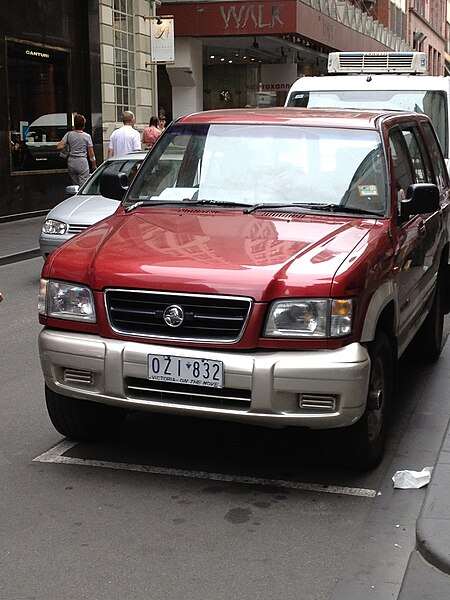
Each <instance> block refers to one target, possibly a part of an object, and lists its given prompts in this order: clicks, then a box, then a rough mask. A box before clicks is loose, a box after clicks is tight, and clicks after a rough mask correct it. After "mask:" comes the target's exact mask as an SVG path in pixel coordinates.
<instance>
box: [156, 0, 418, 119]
mask: <svg viewBox="0 0 450 600" xmlns="http://www.w3.org/2000/svg"><path fill="white" fill-rule="evenodd" d="M362 4H363V3H362ZM368 6H369V8H367V7H365V8H364V7H363V8H361V7H359V6H357V5H354V4H352V3H350V2H346V1H337V0H326V1H321V0H305V1H300V0H283V1H281V0H280V1H276V0H260V1H257V2H248V1H246V2H228V1H222V2H198V1H197V2H186V1H176V0H173V1H172V2H164V3H163V4H162V6H160V7H159V8H158V9H157V13H158V14H159V15H161V16H162V15H173V17H174V27H175V57H176V60H175V64H173V65H167V66H166V67H161V68H160V69H159V77H158V84H159V103H160V105H162V106H165V105H167V104H169V105H171V106H172V111H173V115H172V116H173V117H177V116H179V115H181V114H184V113H186V112H190V111H193V110H203V109H215V108H220V107H230V108H231V107H233V108H236V107H245V106H268V105H282V104H283V102H284V99H285V97H286V93H287V90H288V89H289V87H290V85H291V84H292V83H293V82H294V81H295V79H296V78H297V77H300V76H302V75H320V74H324V73H326V68H327V57H328V53H329V52H330V51H335V50H361V51H373V52H377V51H387V50H395V51H401V50H408V49H411V48H410V46H409V45H408V44H407V43H406V42H405V38H404V37H402V36H401V35H399V34H397V33H396V32H395V31H393V30H390V29H389V28H388V27H386V26H385V25H384V24H383V23H381V22H380V21H378V20H377V19H375V18H374V17H373V16H372V15H371V14H369V13H370V10H371V8H372V7H373V3H368Z"/></svg>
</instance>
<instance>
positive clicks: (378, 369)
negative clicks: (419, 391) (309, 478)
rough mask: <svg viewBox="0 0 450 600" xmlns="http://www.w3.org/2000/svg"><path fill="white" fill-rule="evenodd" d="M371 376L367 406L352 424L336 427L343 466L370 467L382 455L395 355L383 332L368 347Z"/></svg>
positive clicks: (367, 468) (387, 423)
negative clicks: (337, 428)
mask: <svg viewBox="0 0 450 600" xmlns="http://www.w3.org/2000/svg"><path fill="white" fill-rule="evenodd" d="M369 355H370V361H371V366H370V378H369V390H368V394H367V403H366V409H365V411H364V414H363V415H362V417H361V418H360V419H359V421H357V422H356V423H355V424H354V425H351V426H350V427H345V428H343V429H340V430H337V435H338V439H339V442H340V444H339V449H340V452H339V453H338V455H339V461H340V463H341V465H342V466H345V467H348V468H351V469H358V470H369V469H373V468H374V467H376V466H377V465H378V464H379V463H380V462H381V459H382V458H383V453H384V447H385V443H386V436H387V431H388V426H389V421H390V413H391V409H392V398H393V390H394V357H393V351H392V345H391V344H390V342H389V340H388V338H387V336H386V334H384V333H383V332H379V333H377V335H376V337H375V339H374V341H373V342H372V343H371V344H370V346H369Z"/></svg>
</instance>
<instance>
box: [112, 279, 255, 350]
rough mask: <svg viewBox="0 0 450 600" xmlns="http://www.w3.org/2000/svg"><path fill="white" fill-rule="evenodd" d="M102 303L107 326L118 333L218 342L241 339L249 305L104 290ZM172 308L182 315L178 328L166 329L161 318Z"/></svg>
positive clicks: (237, 301) (230, 298)
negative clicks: (104, 304)
mask: <svg viewBox="0 0 450 600" xmlns="http://www.w3.org/2000/svg"><path fill="white" fill-rule="evenodd" d="M105 301H106V310H107V313H108V318H109V322H110V325H111V327H112V329H113V330H114V331H116V332H118V333H124V334H128V335H137V336H144V337H150V338H159V339H170V340H180V341H189V340H193V341H204V342H218V343H233V342H236V341H238V340H239V339H240V338H241V336H242V335H243V332H244V328H245V325H246V323H247V319H248V317H249V314H250V309H251V305H252V301H251V299H250V298H236V297H234V296H212V295H201V294H175V293H171V292H165V293H161V292H146V291H138V290H106V292H105ZM173 305H177V306H179V307H181V308H182V310H183V312H184V320H183V323H182V324H181V325H180V326H179V327H170V326H169V325H168V324H167V323H166V322H165V321H164V318H163V315H164V311H165V310H166V309H167V308H168V307H169V306H173Z"/></svg>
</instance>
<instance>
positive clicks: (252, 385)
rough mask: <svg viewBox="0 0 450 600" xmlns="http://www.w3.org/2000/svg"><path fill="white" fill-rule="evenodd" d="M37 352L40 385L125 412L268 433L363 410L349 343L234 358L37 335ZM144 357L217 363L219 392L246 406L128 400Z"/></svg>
mask: <svg viewBox="0 0 450 600" xmlns="http://www.w3.org/2000/svg"><path fill="white" fill-rule="evenodd" d="M39 351H40V359H41V364H42V369H43V373H44V377H45V381H46V383H47V385H48V386H49V387H50V388H51V389H53V390H54V391H56V392H58V393H60V394H62V395H65V396H73V397H76V398H80V399H84V400H91V401H95V402H100V403H104V404H111V405H115V406H122V407H126V408H129V409H130V410H146V411H153V412H162V413H171V414H179V415H182V414H185V415H190V416H201V417H206V418H211V419H222V420H229V421H239V422H244V423H252V424H257V425H264V426H268V427H285V426H304V427H309V428H313V429H325V428H330V427H341V426H347V425H350V424H352V423H354V422H355V421H356V420H357V419H358V418H359V417H360V416H361V415H362V413H363V412H364V409H365V403H366V397H367V389H368V379H369V370H370V359H369V356H368V353H367V350H366V348H365V347H364V346H362V345H360V344H357V343H354V344H350V345H348V346H345V347H343V348H340V349H338V350H311V351H292V352H286V351H260V352H238V351H236V350H234V351H231V350H229V349H226V350H210V349H201V350H198V349H195V348H180V347H177V348H175V347H171V346H161V345H156V344H144V343H140V342H125V341H121V340H112V339H106V338H101V337H99V336H96V335H88V334H83V333H72V332H66V331H56V330H51V329H46V328H44V329H43V330H42V331H41V333H40V336H39ZM150 353H154V354H164V353H167V354H171V353H174V354H175V353H176V354H177V355H181V356H188V357H192V358H199V359H201V358H209V359H214V360H221V361H222V362H223V365H224V373H225V387H226V388H227V389H231V390H247V391H248V393H249V395H250V403H249V404H248V403H247V405H246V406H245V407H244V408H242V406H241V407H239V408H238V409H234V408H233V407H229V406H227V407H223V406H220V405H210V406H208V405H204V404H202V403H201V402H198V399H197V400H193V401H190V402H186V401H184V402H183V403H182V402H179V401H176V396H174V397H173V398H171V399H170V401H162V400H161V398H156V397H153V398H152V397H151V394H150V396H149V397H132V393H133V392H132V391H131V392H130V391H129V388H128V387H127V383H126V382H127V380H131V379H132V380H133V381H135V380H136V379H141V380H143V381H147V382H148V379H147V356H148V354H150ZM66 369H69V370H74V369H75V370H76V369H79V370H80V371H84V372H92V374H93V377H92V381H91V383H89V382H87V381H80V382H77V381H74V380H73V378H68V380H65V378H64V372H65V370H66ZM82 379H83V378H82ZM132 387H133V386H130V389H131V390H132ZM127 390H128V394H127ZM207 391H208V390H205V393H206V392H207ZM301 394H308V395H310V394H316V395H317V394H323V395H324V396H325V397H328V396H330V395H334V396H335V397H336V398H337V402H336V409H335V410H334V411H333V412H330V411H321V410H320V409H316V410H314V409H311V408H300V398H301Z"/></svg>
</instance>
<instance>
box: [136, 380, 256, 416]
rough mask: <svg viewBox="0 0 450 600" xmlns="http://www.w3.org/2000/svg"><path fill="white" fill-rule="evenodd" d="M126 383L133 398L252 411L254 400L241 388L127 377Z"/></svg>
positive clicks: (249, 392) (248, 391) (248, 392)
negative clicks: (251, 405) (251, 406)
mask: <svg viewBox="0 0 450 600" xmlns="http://www.w3.org/2000/svg"><path fill="white" fill-rule="evenodd" d="M125 385H126V393H127V396H129V397H130V398H135V399H137V400H151V401H152V402H161V403H164V404H167V403H172V404H178V405H183V406H193V405H195V406H199V407H206V408H222V409H229V410H249V408H250V403H251V391H250V390H243V389H237V388H207V387H202V386H194V385H185V384H181V383H170V382H161V381H151V380H147V379H139V378H135V377H129V378H127V379H126V381H125Z"/></svg>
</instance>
